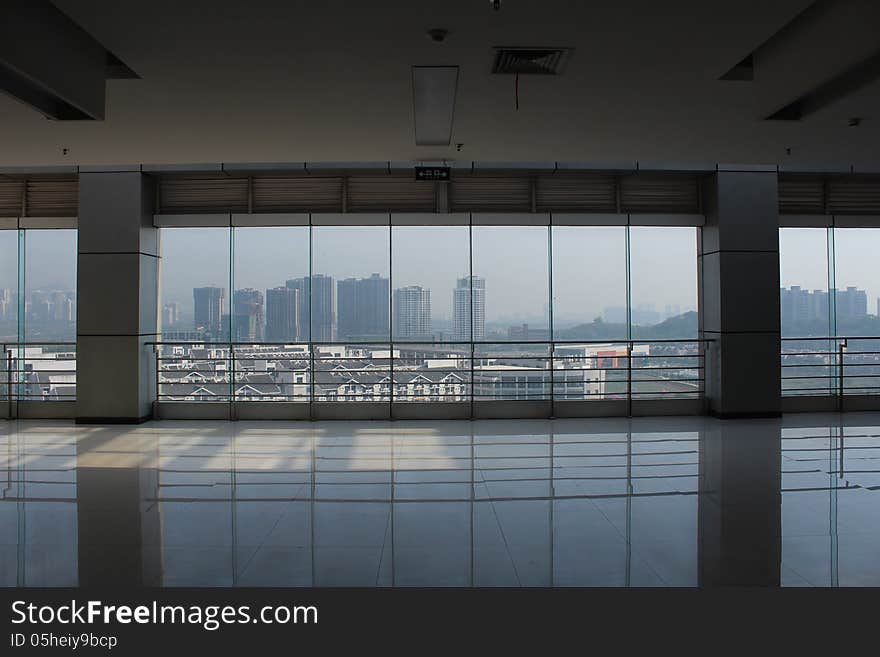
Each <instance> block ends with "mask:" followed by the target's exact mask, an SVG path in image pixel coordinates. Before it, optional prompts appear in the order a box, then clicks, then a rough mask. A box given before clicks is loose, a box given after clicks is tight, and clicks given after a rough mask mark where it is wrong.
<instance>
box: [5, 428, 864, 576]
mask: <svg viewBox="0 0 880 657" xmlns="http://www.w3.org/2000/svg"><path fill="white" fill-rule="evenodd" d="M841 446H842V447H843V449H841ZM0 490H2V497H0V585H3V586H76V585H89V584H102V583H113V584H117V585H132V586H136V585H164V586H313V585H314V586H697V585H705V586H711V585H718V584H759V585H778V584H781V585H783V586H799V585H816V586H838V585H840V586H851V585H855V586H860V585H866V586H867V585H874V586H876V585H880V559H878V558H877V555H878V554H880V414H849V415H843V416H839V415H815V414H813V415H801V416H787V417H786V418H784V419H783V420H781V421H780V420H749V421H743V420H740V421H719V420H714V419H709V418H637V419H632V420H627V419H609V420H555V421H522V420H521V421H476V422H454V421H450V422H402V421H399V422H393V423H392V422H326V423H320V422H318V423H307V422H302V423H292V422H286V423H285V422H265V423H260V422H237V423H231V422H154V423H149V424H145V425H141V426H137V427H129V426H76V425H74V424H72V423H68V422H48V421H19V422H9V421H4V422H0Z"/></svg>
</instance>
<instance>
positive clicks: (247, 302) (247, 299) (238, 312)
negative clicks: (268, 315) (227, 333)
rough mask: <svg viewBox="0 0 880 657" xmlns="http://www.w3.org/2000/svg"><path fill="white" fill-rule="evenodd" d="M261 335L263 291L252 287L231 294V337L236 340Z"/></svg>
mask: <svg viewBox="0 0 880 657" xmlns="http://www.w3.org/2000/svg"><path fill="white" fill-rule="evenodd" d="M262 337H263V293H262V292H260V291H259V290H254V289H253V288H245V289H243V290H236V291H235V292H234V293H233V295H232V339H233V340H234V341H236V342H245V341H248V340H260V339H262Z"/></svg>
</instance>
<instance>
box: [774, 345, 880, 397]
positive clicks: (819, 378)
mask: <svg viewBox="0 0 880 657" xmlns="http://www.w3.org/2000/svg"><path fill="white" fill-rule="evenodd" d="M782 394H783V396H786V397H794V396H826V397H827V396H835V397H838V398H839V399H840V400H841V401H842V400H843V398H844V397H845V396H848V395H877V394H880V337H878V336H833V337H805V338H783V339H782Z"/></svg>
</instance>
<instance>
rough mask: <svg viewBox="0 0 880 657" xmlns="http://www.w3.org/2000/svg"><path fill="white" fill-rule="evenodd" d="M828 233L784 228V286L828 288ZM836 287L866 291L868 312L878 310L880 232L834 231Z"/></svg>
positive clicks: (781, 245) (781, 243) (781, 240)
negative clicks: (850, 287)
mask: <svg viewBox="0 0 880 657" xmlns="http://www.w3.org/2000/svg"><path fill="white" fill-rule="evenodd" d="M827 235H828V231H827V229H825V228H783V229H782V230H781V231H780V235H779V260H780V284H781V285H782V287H791V286H792V285H800V286H801V287H803V288H808V289H810V290H827V289H828V240H827ZM834 252H835V257H834V263H835V267H834V279H835V280H834V284H835V287H836V288H837V289H845V288H846V287H848V286H854V287H858V288H860V289H863V290H866V292H867V294H868V312H869V313H875V312H876V311H877V298H878V297H880V230H877V229H872V228H836V229H835V230H834Z"/></svg>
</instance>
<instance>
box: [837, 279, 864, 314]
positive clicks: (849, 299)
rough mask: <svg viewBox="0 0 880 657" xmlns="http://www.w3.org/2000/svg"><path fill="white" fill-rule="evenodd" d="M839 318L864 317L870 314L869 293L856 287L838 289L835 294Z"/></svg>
mask: <svg viewBox="0 0 880 657" xmlns="http://www.w3.org/2000/svg"><path fill="white" fill-rule="evenodd" d="M835 304H837V318H838V319H864V318H865V317H867V316H868V293H867V292H865V291H864V290H859V289H858V288H855V287H847V288H846V289H845V290H837V292H836V294H835Z"/></svg>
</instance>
